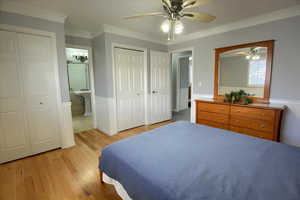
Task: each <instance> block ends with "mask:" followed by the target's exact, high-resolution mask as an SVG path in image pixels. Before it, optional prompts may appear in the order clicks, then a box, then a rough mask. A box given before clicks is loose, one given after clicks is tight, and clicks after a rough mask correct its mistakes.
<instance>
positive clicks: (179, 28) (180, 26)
mask: <svg viewBox="0 0 300 200" xmlns="http://www.w3.org/2000/svg"><path fill="white" fill-rule="evenodd" d="M183 29H184V26H183V24H182V22H181V21H176V24H175V28H174V33H175V34H177V35H178V34H181V33H182V32H183Z"/></svg>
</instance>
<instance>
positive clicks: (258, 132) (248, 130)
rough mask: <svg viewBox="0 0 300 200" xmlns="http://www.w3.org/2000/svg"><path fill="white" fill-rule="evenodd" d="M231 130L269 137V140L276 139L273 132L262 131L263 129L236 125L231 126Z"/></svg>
mask: <svg viewBox="0 0 300 200" xmlns="http://www.w3.org/2000/svg"><path fill="white" fill-rule="evenodd" d="M230 130H231V131H234V132H237V133H241V134H245V135H250V136H254V137H259V138H263V139H267V140H276V139H274V137H273V134H272V133H270V132H262V131H257V130H253V129H247V128H241V127H236V126H230Z"/></svg>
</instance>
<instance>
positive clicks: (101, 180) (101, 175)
mask: <svg viewBox="0 0 300 200" xmlns="http://www.w3.org/2000/svg"><path fill="white" fill-rule="evenodd" d="M99 174H100V183H101V184H104V181H103V173H102V171H101V169H99Z"/></svg>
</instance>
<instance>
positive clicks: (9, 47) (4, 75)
mask: <svg viewBox="0 0 300 200" xmlns="http://www.w3.org/2000/svg"><path fill="white" fill-rule="evenodd" d="M23 104H24V96H23V90H22V78H21V67H20V62H19V59H18V42H17V34H16V33H13V32H6V31H0V163H2V162H6V161H10V160H15V159H18V158H22V157H25V156H27V155H29V154H30V153H31V150H30V142H29V135H28V132H27V128H26V114H25V108H24V106H23Z"/></svg>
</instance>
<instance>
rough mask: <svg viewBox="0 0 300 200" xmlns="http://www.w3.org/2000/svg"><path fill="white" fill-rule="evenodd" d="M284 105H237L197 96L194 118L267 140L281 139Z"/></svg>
mask: <svg viewBox="0 0 300 200" xmlns="http://www.w3.org/2000/svg"><path fill="white" fill-rule="evenodd" d="M284 109H285V106H279V105H278V106H275V105H271V104H250V105H237V104H228V103H224V102H223V101H218V100H196V122H197V123H198V124H203V125H207V126H212V127H216V128H222V129H226V130H231V131H234V132H237V133H242V134H246V135H251V136H255V137H259V138H263V139H267V140H272V141H279V140H280V125H281V119H282V114H283V111H284Z"/></svg>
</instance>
